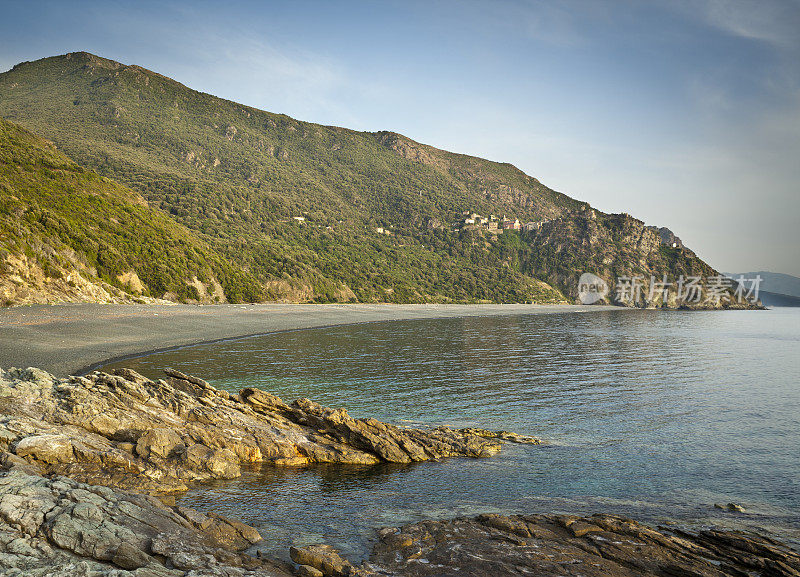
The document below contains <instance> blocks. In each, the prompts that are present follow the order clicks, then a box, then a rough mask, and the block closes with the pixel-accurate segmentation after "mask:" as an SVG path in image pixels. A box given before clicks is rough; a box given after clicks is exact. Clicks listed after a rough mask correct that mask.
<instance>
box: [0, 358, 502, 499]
mask: <svg viewBox="0 0 800 577" xmlns="http://www.w3.org/2000/svg"><path fill="white" fill-rule="evenodd" d="M503 434H504V435H505V433H503ZM506 438H509V437H506ZM499 449H500V444H499V442H498V441H497V440H496V439H487V438H486V436H485V435H483V436H478V435H477V434H472V433H470V432H466V431H465V432H460V431H453V430H451V429H448V428H446V427H439V428H436V429H433V430H430V431H422V430H419V429H406V428H400V427H396V426H393V425H388V424H386V423H382V422H380V421H377V420H375V419H354V418H352V417H350V416H349V415H348V414H347V411H345V410H344V409H331V408H328V407H323V406H321V405H319V404H317V403H315V402H313V401H310V400H309V399H298V400H296V401H294V402H293V403H291V404H286V403H284V402H283V401H282V400H281V399H279V398H278V397H276V396H274V395H272V394H270V393H268V392H265V391H262V390H258V389H252V388H247V389H244V390H242V391H241V392H240V393H239V394H238V395H232V394H230V393H228V392H227V391H220V390H217V389H215V388H214V387H212V386H211V385H209V384H208V383H206V382H205V381H203V380H202V379H198V378H195V377H191V376H188V375H184V374H182V373H180V372H177V371H168V378H167V379H166V380H163V379H162V380H158V381H151V380H149V379H147V378H145V377H143V376H142V375H139V374H137V373H135V372H134V371H131V370H127V369H122V370H117V371H115V373H114V374H107V373H102V372H95V373H92V374H90V375H88V376H86V377H69V378H66V379H57V378H55V377H53V376H52V375H50V374H48V373H46V372H44V371H41V370H38V369H33V368H30V369H24V370H20V369H11V370H9V371H2V370H0V453H3V452H5V453H6V454H7V455H6V456H5V457H4V458H5V459H6V460H8V459H13V460H22V461H24V462H25V463H26V464H27V466H29V467H31V468H33V470H35V471H39V472H41V473H44V474H58V475H64V476H67V477H70V478H72V479H75V480H77V481H81V482H85V483H93V484H101V485H107V486H112V487H117V488H122V489H128V490H137V491H142V492H147V493H163V492H173V491H181V490H185V489H186V488H187V486H188V485H187V484H188V483H190V482H193V481H199V480H205V479H228V478H234V477H237V476H239V475H240V467H241V465H242V464H244V463H264V462H268V463H272V464H274V465H291V466H297V465H306V464H309V463H342V464H346V463H353V464H362V465H363V464H373V463H379V462H386V461H388V462H393V463H410V462H413V461H426V460H430V459H438V458H441V457H456V456H465V457H484V456H489V455H492V454H494V453H495V452H497V451H498V450H499Z"/></svg>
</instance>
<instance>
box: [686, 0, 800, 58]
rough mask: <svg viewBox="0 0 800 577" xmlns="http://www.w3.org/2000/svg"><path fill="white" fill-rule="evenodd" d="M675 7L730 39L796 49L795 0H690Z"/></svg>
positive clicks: (798, 6)
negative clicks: (695, 16) (754, 41)
mask: <svg viewBox="0 0 800 577" xmlns="http://www.w3.org/2000/svg"><path fill="white" fill-rule="evenodd" d="M676 6H679V7H680V9H681V10H682V11H683V12H684V13H685V14H689V15H699V16H700V17H701V18H702V19H703V20H704V21H705V22H706V23H707V24H709V25H710V26H713V27H715V28H717V29H719V30H722V31H724V32H726V33H728V34H731V35H733V36H738V37H740V38H746V39H750V40H756V41H761V42H765V43H768V44H771V45H773V46H775V47H778V48H782V49H791V50H798V49H800V34H798V32H797V31H798V30H800V2H798V1H797V0H692V1H690V2H680V3H677V4H676Z"/></svg>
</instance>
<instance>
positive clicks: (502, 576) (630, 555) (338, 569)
mask: <svg viewBox="0 0 800 577" xmlns="http://www.w3.org/2000/svg"><path fill="white" fill-rule="evenodd" d="M379 537H380V540H379V542H378V543H377V545H376V546H375V548H374V549H373V552H372V555H371V557H370V559H369V561H368V562H365V563H363V564H362V565H361V566H360V567H354V566H352V565H351V564H350V563H348V562H347V561H345V560H343V559H342V558H341V557H340V556H339V555H338V554H337V553H336V552H335V551H334V550H333V549H331V548H330V547H328V546H325V545H317V546H312V547H306V548H302V549H293V550H292V552H291V554H292V560H294V561H295V562H296V563H299V564H301V565H302V566H304V567H307V568H308V569H304V571H306V574H314V575H317V576H320V575H325V576H329V577H344V576H347V575H362V576H364V577H377V576H378V575H398V576H400V575H402V576H403V577H434V576H435V577H450V576H453V577H455V576H460V577H486V576H489V575H491V576H492V577H506V576H508V577H511V576H519V575H560V576H571V575H574V576H576V577H577V576H579V575H580V576H584V577H618V576H619V577H622V576H625V577H634V576H642V577H644V576H661V577H673V576H677V575H681V576H687V577H725V576H735V577H745V576H752V577H755V576H757V575H760V576H774V577H782V576H785V577H789V576H792V577H796V576H798V575H800V555H798V554H797V552H795V551H793V550H791V549H789V548H788V547H786V546H784V545H781V544H780V543H777V542H775V541H772V540H770V539H767V538H764V537H757V536H754V535H748V534H744V533H739V532H732V531H717V530H705V531H699V532H688V531H683V530H680V529H677V528H672V529H669V528H663V527H661V528H659V530H655V529H651V528H649V527H646V526H644V525H641V524H639V523H636V522H635V521H631V520H629V519H625V518H622V517H617V516H613V515H593V516H591V517H575V516H569V515H530V516H504V515H496V514H488V515H481V516H479V517H476V518H473V519H455V520H452V521H425V522H421V523H415V524H412V525H407V526H405V527H401V528H399V529H398V528H392V529H383V530H381V531H379ZM312 570H313V571H316V573H312V572H311V571H312Z"/></svg>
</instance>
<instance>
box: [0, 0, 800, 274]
mask: <svg viewBox="0 0 800 577" xmlns="http://www.w3.org/2000/svg"><path fill="white" fill-rule="evenodd" d="M0 9H1V12H0V13H2V14H3V18H2V20H0V69H2V70H6V69H8V68H10V67H11V66H12V65H13V64H15V63H17V62H19V61H22V60H34V59H37V58H41V57H44V56H52V55H55V54H63V53H66V52H71V51H77V50H87V51H89V52H93V53H95V54H98V55H101V56H105V57H108V58H113V59H115V60H119V61H121V62H123V63H126V64H139V65H142V66H144V67H146V68H150V69H152V70H155V71H157V72H160V73H162V74H165V75H167V76H170V77H172V78H175V79H177V80H179V81H180V82H183V83H184V84H186V85H188V86H190V87H192V88H195V89H198V90H202V91H204V92H209V93H212V94H215V95H218V96H222V97H225V98H229V99H232V100H236V101H239V102H242V103H245V104H249V105H251V106H255V107H258V108H263V109H266V110H270V111H273V112H282V113H286V114H289V115H291V116H294V117H296V118H299V119H301V120H311V121H315V122H320V123H324V124H335V125H341V126H346V127H349V128H354V129H358V130H370V131H374V130H383V129H388V130H394V131H397V132H401V133H403V134H405V135H407V136H409V137H411V138H413V139H415V140H418V141H421V142H425V143H428V144H432V145H434V146H438V147H441V148H445V149H449V150H453V151H458V152H464V153H468V154H474V155H477V156H483V157H486V158H491V159H493V160H500V161H508V162H512V163H513V164H515V165H517V166H518V167H520V168H521V169H522V170H524V171H525V172H527V173H528V174H531V175H533V176H535V177H537V178H539V179H540V180H541V181H542V182H543V183H545V184H547V185H548V186H551V187H552V188H555V189H557V190H560V191H562V192H565V193H567V194H569V195H570V196H573V197H575V198H578V199H581V200H586V201H588V202H590V203H591V204H592V205H593V206H596V207H597V208H599V209H600V210H603V211H606V212H623V211H624V212H630V213H631V214H633V215H634V216H636V217H638V218H641V219H642V220H644V221H645V222H647V223H648V224H656V225H660V226H669V227H670V228H672V229H673V231H674V232H675V233H676V234H677V235H678V236H680V237H682V238H683V240H684V242H686V243H687V244H688V245H689V246H690V247H692V248H694V249H695V250H696V251H697V252H698V254H699V255H700V256H701V257H703V258H705V259H707V260H708V261H709V262H710V263H711V264H712V265H713V266H715V267H717V268H719V269H722V270H730V271H739V270H753V269H769V270H774V271H780V272H787V273H791V274H795V275H800V256H799V255H798V249H800V194H798V193H800V185H798V183H800V33H798V30H800V0H781V1H778V0H756V1H752V2H748V1H744V0H670V1H664V2H647V1H641V2H634V1H618V2H602V1H591V0H586V1H582V0H575V1H561V2H559V1H555V0H543V1H534V0H530V1H525V0H519V1H511V0H487V1H483V2H479V1H470V0H451V1H419V2H415V1H411V0H404V1H398V2H378V1H371V2H366V1H365V2H333V1H328V2H302V1H300V2H298V1H291V2H288V1H280V2H267V1H264V2H255V1H253V2H235V1H217V2H203V1H193V2H168V1H161V2H114V1H103V2H67V1H63V0H62V1H57V2H36V1H31V0H26V1H19V0H15V1H7V0H0Z"/></svg>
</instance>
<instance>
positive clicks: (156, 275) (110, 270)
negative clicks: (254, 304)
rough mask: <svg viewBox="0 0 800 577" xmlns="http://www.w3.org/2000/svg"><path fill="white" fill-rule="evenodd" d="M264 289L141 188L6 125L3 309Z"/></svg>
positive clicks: (0, 219)
mask: <svg viewBox="0 0 800 577" xmlns="http://www.w3.org/2000/svg"><path fill="white" fill-rule="evenodd" d="M260 290H261V287H260V286H259V284H258V283H257V281H256V280H255V279H254V278H253V277H252V276H250V275H248V274H246V273H244V272H242V271H241V270H239V269H238V268H237V267H234V266H233V265H231V264H230V263H229V262H227V261H226V260H225V259H224V258H223V257H221V256H220V255H218V254H216V253H215V251H214V250H213V249H211V248H210V247H209V246H207V245H206V244H205V243H204V242H202V241H201V240H200V239H198V237H197V235H196V234H195V233H193V232H191V231H189V230H187V229H186V228H184V227H182V226H181V225H179V224H177V223H175V222H174V221H173V220H172V219H170V218H169V217H167V216H166V215H164V214H161V213H160V212H159V211H153V210H151V209H150V208H149V207H148V206H147V203H146V202H145V201H144V199H142V198H141V196H139V195H138V194H136V193H135V192H133V191H132V190H130V189H128V188H125V187H123V186H120V185H118V184H116V183H114V182H112V181H110V180H108V179H107V178H104V177H101V176H99V175H98V174H96V173H94V172H92V171H89V170H85V169H84V168H82V167H81V166H79V165H77V164H75V163H74V162H73V161H72V160H70V159H69V158H67V157H66V156H65V155H64V154H62V153H61V152H59V151H58V150H56V148H55V147H54V146H53V145H52V144H51V143H49V142H47V141H45V140H43V139H41V138H38V137H36V136H34V135H33V134H31V133H30V132H28V131H27V130H25V129H23V128H21V127H19V126H16V125H14V124H12V123H10V122H7V121H5V120H2V119H0V298H2V299H3V300H4V301H7V302H9V303H23V302H59V301H76V300H78V301H80V300H87V301H98V300H99V301H116V302H127V301H131V300H136V298H137V297H145V298H144V300H145V301H146V300H148V299H146V297H158V298H168V299H170V300H194V301H205V302H221V301H225V300H232V301H251V300H257V299H259V298H260V296H261V295H260ZM138 300H143V299H142V298H139V299H138Z"/></svg>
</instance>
